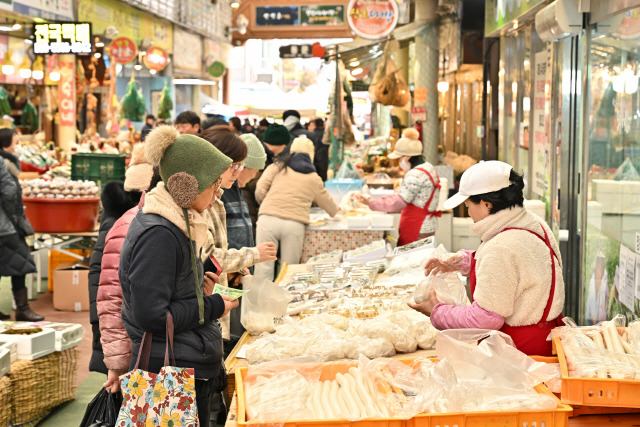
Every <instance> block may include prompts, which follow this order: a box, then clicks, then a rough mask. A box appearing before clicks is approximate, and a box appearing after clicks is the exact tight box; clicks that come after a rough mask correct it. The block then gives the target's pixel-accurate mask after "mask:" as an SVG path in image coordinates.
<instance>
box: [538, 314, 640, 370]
mask: <svg viewBox="0 0 640 427" xmlns="http://www.w3.org/2000/svg"><path fill="white" fill-rule="evenodd" d="M563 320H564V322H565V324H566V326H563V327H560V328H555V329H554V330H553V331H552V332H551V336H552V337H554V338H555V337H559V338H560V340H561V342H562V347H563V350H564V353H565V356H566V360H567V369H568V372H569V376H571V377H578V378H611V379H636V380H638V379H640V354H639V353H636V350H635V348H634V347H632V345H631V342H632V341H633V339H634V337H633V335H634V333H635V332H634V329H633V328H627V330H626V331H624V332H625V333H623V334H622V335H620V332H621V331H623V330H622V329H620V330H619V329H618V328H623V327H624V325H625V323H626V319H625V317H624V316H622V315H617V316H616V317H614V318H613V319H612V320H610V321H605V322H601V323H599V324H598V325H596V326H589V327H578V326H577V325H576V324H575V322H574V321H573V320H572V319H570V318H567V317H565V318H564V319H563ZM632 324H633V322H632ZM630 326H631V325H630ZM634 328H635V325H634Z"/></svg>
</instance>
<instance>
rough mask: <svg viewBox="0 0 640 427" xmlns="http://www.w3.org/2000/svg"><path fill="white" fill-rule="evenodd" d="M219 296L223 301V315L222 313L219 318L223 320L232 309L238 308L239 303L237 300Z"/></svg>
mask: <svg viewBox="0 0 640 427" xmlns="http://www.w3.org/2000/svg"><path fill="white" fill-rule="evenodd" d="M220 296H221V297H222V299H223V300H224V313H222V316H220V318H223V317H224V316H226V315H227V314H229V312H230V311H231V309H232V308H236V307H237V306H239V305H240V302H238V300H237V299H233V298H231V297H228V296H226V295H220Z"/></svg>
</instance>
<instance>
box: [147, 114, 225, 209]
mask: <svg viewBox="0 0 640 427" xmlns="http://www.w3.org/2000/svg"><path fill="white" fill-rule="evenodd" d="M145 146H146V155H147V159H148V161H149V163H151V164H152V165H154V166H155V165H157V166H160V177H162V181H164V183H165V186H166V188H167V191H169V194H171V197H173V199H174V200H175V201H176V203H177V204H178V206H180V207H181V208H189V207H191V206H192V205H193V204H194V203H195V200H196V198H197V197H198V195H199V194H200V193H202V192H203V191H204V190H206V189H207V188H208V187H209V186H210V185H211V184H213V183H214V182H215V181H216V180H217V179H218V178H219V177H220V175H222V173H223V172H224V171H225V170H226V169H227V168H228V167H229V165H230V164H231V163H232V160H231V159H230V158H229V157H227V156H225V155H224V154H222V152H220V150H218V149H217V148H216V147H214V146H213V145H212V144H211V143H210V142H208V141H205V140H204V139H202V138H200V137H198V136H195V135H180V133H179V132H178V130H177V129H176V128H174V127H173V126H159V127H157V128H155V129H153V130H152V131H151V132H150V133H149V135H147V138H146V139H145Z"/></svg>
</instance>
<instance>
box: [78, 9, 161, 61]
mask: <svg viewBox="0 0 640 427" xmlns="http://www.w3.org/2000/svg"><path fill="white" fill-rule="evenodd" d="M78 19H79V20H81V21H88V22H91V23H92V24H93V33H94V34H102V33H104V32H105V30H106V29H107V27H113V28H115V29H116V30H118V36H119V37H128V38H130V39H132V40H133V41H135V42H136V43H140V42H141V41H142V39H144V38H149V39H150V40H151V42H152V43H153V45H154V46H158V47H161V48H162V49H164V50H165V51H166V52H168V53H171V52H173V25H171V23H170V22H168V21H164V20H162V19H159V18H156V17H154V16H153V15H150V14H148V13H146V12H143V11H141V10H138V9H135V8H133V7H131V6H127V5H125V4H124V3H122V2H120V1H116V0H97V1H96V0H79V1H78Z"/></svg>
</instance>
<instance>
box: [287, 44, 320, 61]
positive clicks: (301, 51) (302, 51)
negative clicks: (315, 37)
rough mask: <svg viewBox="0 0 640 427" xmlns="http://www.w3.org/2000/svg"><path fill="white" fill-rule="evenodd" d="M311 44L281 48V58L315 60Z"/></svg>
mask: <svg viewBox="0 0 640 427" xmlns="http://www.w3.org/2000/svg"><path fill="white" fill-rule="evenodd" d="M312 49H313V47H312V46H311V45H310V44H290V45H287V46H280V58H313V50H312Z"/></svg>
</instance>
